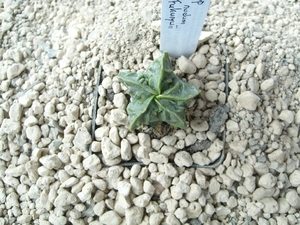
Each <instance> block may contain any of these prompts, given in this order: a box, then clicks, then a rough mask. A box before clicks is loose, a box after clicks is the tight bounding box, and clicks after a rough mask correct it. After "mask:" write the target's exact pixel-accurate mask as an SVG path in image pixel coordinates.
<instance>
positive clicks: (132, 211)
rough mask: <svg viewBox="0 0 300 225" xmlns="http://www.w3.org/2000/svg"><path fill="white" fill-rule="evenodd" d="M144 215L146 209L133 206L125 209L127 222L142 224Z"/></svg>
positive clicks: (133, 224)
mask: <svg viewBox="0 0 300 225" xmlns="http://www.w3.org/2000/svg"><path fill="white" fill-rule="evenodd" d="M143 217H144V209H143V208H140V207H136V206H132V207H130V208H128V209H126V210H125V220H126V224H132V225H139V224H142V220H143Z"/></svg>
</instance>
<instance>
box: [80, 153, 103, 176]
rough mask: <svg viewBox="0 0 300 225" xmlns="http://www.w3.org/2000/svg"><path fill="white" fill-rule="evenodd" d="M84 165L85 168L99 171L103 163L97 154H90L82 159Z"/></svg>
mask: <svg viewBox="0 0 300 225" xmlns="http://www.w3.org/2000/svg"><path fill="white" fill-rule="evenodd" d="M82 166H83V168H84V169H85V170H90V171H93V172H97V171H99V170H100V169H101V167H102V165H101V162H100V159H99V157H98V156H96V155H90V156H89V157H87V158H86V159H84V160H83V161H82Z"/></svg>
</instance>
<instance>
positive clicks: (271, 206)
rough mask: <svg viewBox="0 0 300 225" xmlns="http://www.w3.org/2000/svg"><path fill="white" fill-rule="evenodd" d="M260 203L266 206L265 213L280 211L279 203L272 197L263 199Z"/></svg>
mask: <svg viewBox="0 0 300 225" xmlns="http://www.w3.org/2000/svg"><path fill="white" fill-rule="evenodd" d="M260 202H261V203H263V204H264V208H263V211H264V212H265V213H276V212H278V210H279V206H278V203H277V201H276V200H275V199H274V198H272V197H267V198H263V199H261V200H260Z"/></svg>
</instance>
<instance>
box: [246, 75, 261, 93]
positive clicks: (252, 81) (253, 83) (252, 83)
mask: <svg viewBox="0 0 300 225" xmlns="http://www.w3.org/2000/svg"><path fill="white" fill-rule="evenodd" d="M247 84H248V87H249V89H250V91H251V92H253V93H254V94H256V93H257V92H258V90H259V82H258V80H257V79H256V78H255V77H250V78H249V80H248V83H247Z"/></svg>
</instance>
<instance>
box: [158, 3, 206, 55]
mask: <svg viewBox="0 0 300 225" xmlns="http://www.w3.org/2000/svg"><path fill="white" fill-rule="evenodd" d="M209 3H210V0H174V1H169V0H162V13H161V14H162V15H161V32H160V50H161V51H162V52H168V53H169V55H170V56H172V57H174V58H178V57H180V56H181V55H184V56H186V57H189V56H190V55H192V54H193V53H194V52H195V51H196V48H197V44H198V40H199V37H200V33H201V30H202V27H203V24H204V20H205V17H206V15H207V11H208V7H209Z"/></svg>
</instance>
